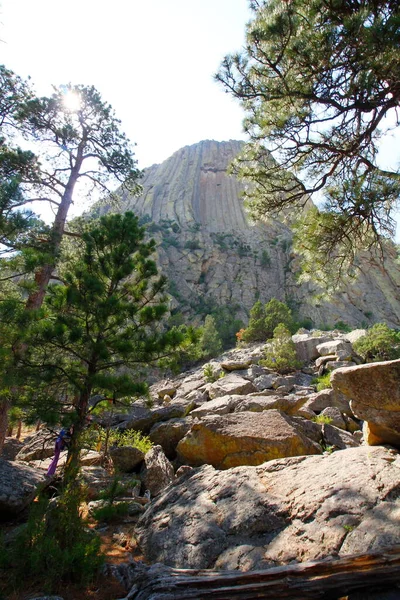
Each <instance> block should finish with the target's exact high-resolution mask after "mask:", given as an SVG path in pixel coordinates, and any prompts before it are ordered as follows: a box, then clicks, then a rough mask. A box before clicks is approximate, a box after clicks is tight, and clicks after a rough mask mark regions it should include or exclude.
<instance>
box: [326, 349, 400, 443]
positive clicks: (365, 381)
mask: <svg viewBox="0 0 400 600" xmlns="http://www.w3.org/2000/svg"><path fill="white" fill-rule="evenodd" d="M331 383H332V386H333V387H334V389H337V390H340V391H341V392H342V393H344V394H346V396H348V397H349V398H351V402H350V405H351V409H352V411H353V413H354V415H355V416H356V417H357V418H358V419H361V420H363V421H368V432H369V434H368V435H367V436H366V435H365V434H364V439H365V440H366V441H367V443H369V444H371V445H375V444H394V445H395V446H400V360H391V361H385V362H378V363H369V364H366V365H359V366H355V367H350V368H348V369H338V370H337V371H335V372H334V373H333V374H332V377H331Z"/></svg>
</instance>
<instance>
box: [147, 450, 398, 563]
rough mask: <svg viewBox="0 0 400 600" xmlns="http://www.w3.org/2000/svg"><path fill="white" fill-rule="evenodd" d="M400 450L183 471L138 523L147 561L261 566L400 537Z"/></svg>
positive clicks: (372, 547) (372, 546)
mask: <svg viewBox="0 0 400 600" xmlns="http://www.w3.org/2000/svg"><path fill="white" fill-rule="evenodd" d="M399 481H400V456H399V453H398V452H396V451H394V450H390V449H388V448H385V447H374V448H371V447H366V446H360V447H358V448H350V449H347V450H343V451H341V452H333V453H332V454H330V455H329V454H326V455H323V456H297V457H292V458H283V459H278V460H273V461H270V462H267V463H265V464H262V465H260V466H245V467H236V468H234V469H229V470H226V471H216V470H215V469H214V468H213V467H212V466H210V465H205V466H203V467H201V468H199V469H194V470H192V471H190V472H188V473H185V474H183V475H182V477H181V478H180V479H179V480H177V481H176V483H175V484H174V485H172V486H170V487H169V488H168V489H166V490H165V492H164V493H162V494H161V495H160V496H159V497H158V498H157V501H156V502H153V503H151V504H150V505H149V506H148V508H147V510H146V512H145V513H144V514H143V515H142V516H141V518H140V520H139V523H138V526H137V528H136V537H137V539H138V541H139V545H140V548H141V550H142V551H143V553H144V557H145V559H146V560H147V561H149V562H161V563H165V564H167V565H170V566H172V567H176V568H180V569H188V568H189V569H207V568H210V569H212V568H221V569H242V570H251V569H262V568H264V569H265V568H268V567H270V566H276V565H283V564H289V563H291V562H303V561H307V560H314V559H321V558H324V557H332V556H338V557H341V556H345V555H347V554H349V553H361V552H364V553H365V552H369V551H379V550H380V549H382V548H384V547H386V546H388V545H394V544H399V543H400V489H399Z"/></svg>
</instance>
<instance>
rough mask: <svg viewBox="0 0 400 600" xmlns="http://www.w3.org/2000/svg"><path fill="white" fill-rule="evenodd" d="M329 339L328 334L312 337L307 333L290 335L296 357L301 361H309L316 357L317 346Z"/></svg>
mask: <svg viewBox="0 0 400 600" xmlns="http://www.w3.org/2000/svg"><path fill="white" fill-rule="evenodd" d="M331 339H332V338H331V337H330V336H328V335H324V336H320V337H313V336H312V335H310V334H308V333H305V334H300V335H292V340H293V342H294V344H295V346H296V354H297V358H298V359H299V360H301V361H302V362H310V361H311V360H315V359H316V358H318V356H319V352H318V350H317V346H319V345H320V344H322V343H325V342H329V341H330V340H331Z"/></svg>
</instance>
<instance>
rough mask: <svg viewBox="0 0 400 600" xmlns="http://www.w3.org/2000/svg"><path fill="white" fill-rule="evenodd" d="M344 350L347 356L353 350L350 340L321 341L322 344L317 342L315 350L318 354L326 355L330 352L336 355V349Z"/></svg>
mask: <svg viewBox="0 0 400 600" xmlns="http://www.w3.org/2000/svg"><path fill="white" fill-rule="evenodd" d="M339 350H340V351H341V352H343V351H346V352H347V353H348V355H349V356H351V353H352V351H353V348H352V347H351V344H350V342H346V341H345V340H330V341H329V342H323V343H322V344H318V346H317V351H318V354H319V355H320V356H328V355H330V354H335V355H337V352H338V351H339Z"/></svg>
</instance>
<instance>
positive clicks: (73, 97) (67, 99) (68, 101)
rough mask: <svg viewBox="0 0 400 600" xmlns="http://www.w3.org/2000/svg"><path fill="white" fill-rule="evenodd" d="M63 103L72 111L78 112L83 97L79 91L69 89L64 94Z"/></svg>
mask: <svg viewBox="0 0 400 600" xmlns="http://www.w3.org/2000/svg"><path fill="white" fill-rule="evenodd" d="M63 103H64V106H65V108H66V109H67V110H69V111H70V112H76V111H77V110H79V109H80V107H81V97H80V95H79V94H78V93H77V92H74V91H73V90H68V91H67V92H65V94H64V99H63Z"/></svg>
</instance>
